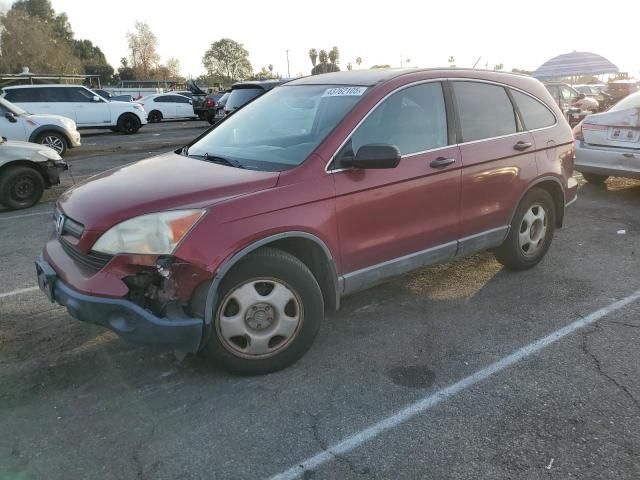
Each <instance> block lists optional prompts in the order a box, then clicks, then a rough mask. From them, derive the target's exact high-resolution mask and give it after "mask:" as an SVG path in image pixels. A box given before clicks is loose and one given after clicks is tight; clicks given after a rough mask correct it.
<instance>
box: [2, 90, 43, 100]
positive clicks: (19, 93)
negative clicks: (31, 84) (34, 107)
mask: <svg viewBox="0 0 640 480" xmlns="http://www.w3.org/2000/svg"><path fill="white" fill-rule="evenodd" d="M6 92H7V94H6V95H5V97H4V98H6V99H7V100H9V101H10V102H14V103H20V102H23V103H24V102H39V101H40V99H39V95H38V92H37V90H36V89H33V88H14V89H11V90H6Z"/></svg>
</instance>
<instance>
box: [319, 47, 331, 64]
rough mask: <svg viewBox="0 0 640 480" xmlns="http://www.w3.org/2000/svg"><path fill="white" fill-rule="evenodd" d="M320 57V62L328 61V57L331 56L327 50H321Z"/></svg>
mask: <svg viewBox="0 0 640 480" xmlns="http://www.w3.org/2000/svg"><path fill="white" fill-rule="evenodd" d="M318 58H319V59H320V63H327V59H328V58H329V57H328V55H327V51H326V50H320V53H319V54H318Z"/></svg>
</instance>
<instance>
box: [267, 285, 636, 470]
mask: <svg viewBox="0 0 640 480" xmlns="http://www.w3.org/2000/svg"><path fill="white" fill-rule="evenodd" d="M638 299H640V290H637V291H636V292H634V293H632V294H631V295H629V296H628V297H625V298H623V299H621V300H618V301H617V302H614V303H612V304H610V305H607V306H606V307H604V308H601V309H600V310H596V311H595V312H593V313H590V314H589V315H587V316H586V317H582V318H580V319H579V320H576V321H574V322H572V323H570V324H569V325H567V326H566V327H563V328H561V329H560V330H556V331H555V332H553V333H551V334H549V335H547V336H546V337H543V338H541V339H539V340H536V341H535V342H533V343H530V344H529V345H526V346H524V347H522V348H521V349H519V350H516V351H515V352H513V353H512V354H510V355H508V356H506V357H504V358H502V359H501V360H498V361H497V362H495V363H492V364H491V365H489V366H488V367H485V368H483V369H482V370H479V371H477V372H476V373H474V374H473V375H470V376H468V377H466V378H464V379H462V380H460V381H459V382H456V383H454V384H452V385H449V386H448V387H445V388H443V389H442V390H438V391H437V392H435V393H432V394H431V395H427V396H426V397H423V398H422V399H420V400H418V401H417V402H415V403H412V404H410V405H408V406H406V407H404V408H403V409H402V410H400V411H398V412H396V413H394V414H393V415H391V416H389V417H387V418H385V419H383V420H381V421H380V422H378V423H376V424H374V425H371V426H370V427H368V428H365V429H364V430H361V431H359V432H357V433H354V434H353V435H351V436H349V437H347V438H345V439H344V440H342V441H341V442H338V443H336V444H334V445H331V446H330V447H329V448H327V449H326V450H324V451H322V452H319V453H317V454H316V455H314V456H312V457H309V458H307V459H306V460H303V461H302V462H299V463H296V465H295V466H294V467H291V468H290V469H288V470H286V471H284V472H282V473H279V474H277V475H274V476H273V477H271V480H290V479H295V478H299V477H300V476H302V474H303V473H304V472H305V471H309V470H314V469H316V468H318V467H320V466H322V465H324V464H325V463H328V462H330V461H331V460H333V459H334V458H335V457H336V456H339V455H344V454H345V453H348V452H350V451H351V450H353V449H354V448H357V447H359V446H361V445H363V444H365V443H367V442H369V441H370V440H373V439H374V438H375V437H377V436H378V435H380V434H382V433H384V432H386V431H387V430H391V429H392V428H395V427H397V426H399V425H401V424H403V423H405V422H407V421H409V420H411V419H412V418H413V417H415V416H416V415H419V414H420V413H423V412H425V411H427V410H429V409H430V408H432V407H434V406H436V405H438V404H439V403H441V402H443V401H445V400H448V399H449V398H451V397H453V396H455V395H457V394H458V393H460V392H462V391H463V390H466V389H467V388H469V387H472V386H473V385H475V384H477V383H479V382H481V381H483V380H485V379H487V378H489V377H491V376H492V375H494V374H496V373H498V372H501V371H502V370H504V369H506V368H508V367H511V366H513V365H515V364H516V363H518V362H520V361H522V360H524V359H526V358H528V357H530V356H532V355H534V354H536V353H538V352H540V351H541V350H543V349H545V348H547V347H548V346H550V345H552V344H554V343H555V342H557V341H558V340H561V339H562V338H564V337H566V336H567V335H570V334H572V333H574V332H576V331H578V330H581V329H583V328H585V327H587V326H589V325H591V324H592V323H594V322H597V321H598V320H600V319H601V318H602V317H604V316H606V315H608V314H610V313H611V312H614V311H616V310H619V309H621V308H623V307H624V306H626V305H629V304H630V303H632V302H635V301H636V300H638Z"/></svg>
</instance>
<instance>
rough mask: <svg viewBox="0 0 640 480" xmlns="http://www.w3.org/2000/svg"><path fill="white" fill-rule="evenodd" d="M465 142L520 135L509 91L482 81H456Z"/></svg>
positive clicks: (461, 126)
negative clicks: (514, 134) (517, 133)
mask: <svg viewBox="0 0 640 480" xmlns="http://www.w3.org/2000/svg"><path fill="white" fill-rule="evenodd" d="M453 89H454V92H455V97H456V104H457V107H458V116H459V117H460V128H461V129H462V141H463V142H472V141H474V140H482V139H484V138H492V137H500V136H503V135H509V134H512V133H516V132H517V124H516V112H515V110H514V108H513V105H512V103H511V100H510V99H509V96H508V95H507V92H506V90H505V89H504V88H503V87H500V86H498V85H491V84H487V83H479V82H453Z"/></svg>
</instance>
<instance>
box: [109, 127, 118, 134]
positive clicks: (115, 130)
mask: <svg viewBox="0 0 640 480" xmlns="http://www.w3.org/2000/svg"><path fill="white" fill-rule="evenodd" d="M109 130H111V131H112V132H115V133H120V129H119V128H117V127H110V128H109Z"/></svg>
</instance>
